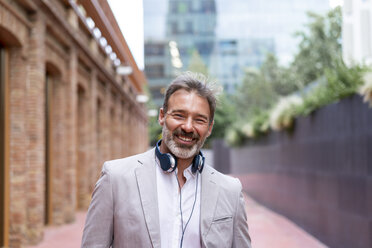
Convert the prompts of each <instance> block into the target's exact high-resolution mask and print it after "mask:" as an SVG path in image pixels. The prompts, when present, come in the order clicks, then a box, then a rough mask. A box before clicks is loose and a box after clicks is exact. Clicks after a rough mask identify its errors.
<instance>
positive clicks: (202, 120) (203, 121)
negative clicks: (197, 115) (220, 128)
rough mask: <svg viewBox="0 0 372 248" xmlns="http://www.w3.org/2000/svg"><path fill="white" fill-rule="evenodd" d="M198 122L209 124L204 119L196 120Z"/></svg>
mask: <svg viewBox="0 0 372 248" xmlns="http://www.w3.org/2000/svg"><path fill="white" fill-rule="evenodd" d="M196 122H197V123H199V124H205V123H207V121H206V120H204V119H196Z"/></svg>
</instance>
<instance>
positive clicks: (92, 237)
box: [81, 162, 114, 248]
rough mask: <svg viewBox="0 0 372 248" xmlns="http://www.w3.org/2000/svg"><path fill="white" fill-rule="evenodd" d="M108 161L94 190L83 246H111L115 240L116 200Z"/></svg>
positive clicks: (103, 247) (97, 247)
mask: <svg viewBox="0 0 372 248" xmlns="http://www.w3.org/2000/svg"><path fill="white" fill-rule="evenodd" d="M108 165H109V164H108V162H106V163H105V164H104V165H103V168H102V172H101V176H100V178H99V179H98V181H97V183H96V186H95V188H94V191H93V195H92V201H91V203H90V206H89V210H88V214H87V217H86V221H85V227H84V232H83V238H82V244H81V248H109V247H110V246H111V245H112V241H113V216H114V215H113V212H114V207H113V206H114V202H113V193H112V185H111V180H110V174H109V171H108V168H107V167H108Z"/></svg>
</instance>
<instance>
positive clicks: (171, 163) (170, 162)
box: [165, 153, 176, 172]
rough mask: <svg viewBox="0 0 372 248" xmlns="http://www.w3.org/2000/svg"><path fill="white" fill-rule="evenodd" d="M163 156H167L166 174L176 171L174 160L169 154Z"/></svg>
mask: <svg viewBox="0 0 372 248" xmlns="http://www.w3.org/2000/svg"><path fill="white" fill-rule="evenodd" d="M165 155H167V157H168V166H167V168H169V169H168V170H166V171H167V172H173V171H174V170H175V169H176V160H175V159H174V157H173V156H172V155H171V154H169V153H165Z"/></svg>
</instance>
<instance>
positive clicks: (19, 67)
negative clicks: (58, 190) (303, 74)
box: [8, 48, 28, 247]
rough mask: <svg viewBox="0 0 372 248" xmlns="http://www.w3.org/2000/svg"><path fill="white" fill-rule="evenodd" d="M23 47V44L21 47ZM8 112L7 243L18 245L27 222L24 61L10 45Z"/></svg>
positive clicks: (20, 53)
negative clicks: (8, 189) (8, 204)
mask: <svg viewBox="0 0 372 248" xmlns="http://www.w3.org/2000/svg"><path fill="white" fill-rule="evenodd" d="M23 49H24V48H23ZM9 70H10V71H9V84H8V85H9V113H10V117H9V119H10V125H11V127H10V128H9V131H10V134H9V137H10V154H9V163H10V165H11V166H10V175H11V176H10V178H9V183H10V188H11V194H10V207H9V223H10V234H9V241H10V246H9V247H20V246H21V245H22V240H24V238H25V236H26V223H27V214H26V209H27V197H26V196H27V193H26V192H25V190H24V189H27V188H28V185H27V178H28V175H27V171H28V164H27V157H26V156H25V154H26V149H27V142H25V137H27V133H26V122H25V116H26V106H27V105H26V102H25V100H24V99H26V84H27V71H28V70H27V61H26V59H25V58H22V50H21V49H20V48H12V49H9Z"/></svg>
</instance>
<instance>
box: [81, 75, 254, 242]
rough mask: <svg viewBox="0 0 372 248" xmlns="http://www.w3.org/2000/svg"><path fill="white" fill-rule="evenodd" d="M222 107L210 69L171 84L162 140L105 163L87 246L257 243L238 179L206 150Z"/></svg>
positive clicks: (89, 221) (90, 213)
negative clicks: (219, 167)
mask: <svg viewBox="0 0 372 248" xmlns="http://www.w3.org/2000/svg"><path fill="white" fill-rule="evenodd" d="M215 108H216V96H215V92H214V90H213V87H211V84H209V83H208V82H207V81H206V79H205V77H204V76H202V75H196V74H193V73H186V74H183V75H181V76H179V77H177V78H176V79H175V80H174V81H173V82H172V83H171V84H170V85H169V87H168V89H167V91H166V95H165V99H164V104H163V107H162V108H161V109H160V113H159V123H160V125H162V127H163V131H162V134H163V139H162V140H159V141H158V143H157V145H156V147H155V148H153V149H151V150H149V151H148V152H145V153H143V154H138V155H135V156H132V157H129V158H124V159H118V160H113V161H108V162H106V163H105V164H104V166H103V169H102V173H101V177H100V179H99V180H98V182H97V184H96V187H95V190H94V192H93V197H92V202H91V205H90V207H89V211H88V215H87V220H86V224H85V228H84V234H83V241H82V246H81V247H83V248H88V247H110V246H112V247H115V248H120V247H159V248H160V247H161V248H168V247H185V248H186V247H187V248H190V247H192V248H198V247H221V248H225V247H239V248H240V247H242V248H245V247H251V244H250V243H251V241H250V237H249V234H248V225H247V217H246V213H245V208H244V199H243V194H242V187H241V184H240V182H239V180H238V179H235V178H232V177H230V176H226V175H223V174H221V173H219V172H217V171H216V170H214V169H213V168H212V167H210V166H209V165H206V164H205V159H204V156H203V154H202V152H201V151H200V149H201V148H202V146H203V144H204V141H205V140H206V138H207V137H208V136H209V135H210V134H211V132H212V128H213V118H214V112H215Z"/></svg>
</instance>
